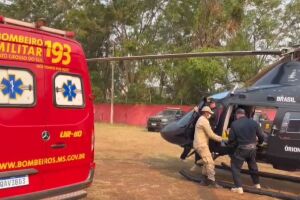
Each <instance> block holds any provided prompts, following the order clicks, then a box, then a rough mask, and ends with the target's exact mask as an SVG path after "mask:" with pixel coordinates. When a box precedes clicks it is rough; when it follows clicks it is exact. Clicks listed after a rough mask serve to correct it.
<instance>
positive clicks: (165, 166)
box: [87, 124, 300, 200]
mask: <svg viewBox="0 0 300 200" xmlns="http://www.w3.org/2000/svg"><path fill="white" fill-rule="evenodd" d="M95 128H96V146H95V152H96V153H95V162H96V172H95V178H94V182H93V184H92V186H91V187H90V188H88V190H87V191H88V197H87V199H89V200H95V199H101V200H135V199H136V200H140V199H143V200H153V199H155V200H165V199H172V200H181V199H182V200H184V199H189V200H196V199H197V200H210V199H212V200H218V199H220V200H221V199H222V200H223V199H232V200H237V199H239V200H244V199H245V200H246V199H254V198H255V199H257V200H270V199H273V198H271V197H266V196H260V195H254V194H246V193H244V194H243V195H237V194H234V193H232V192H230V191H229V190H228V189H218V190H217V189H211V188H207V187H202V186H200V185H199V184H197V183H193V182H190V181H187V180H186V179H185V178H183V177H182V176H181V175H180V174H179V173H178V171H179V170H180V169H182V168H190V167H191V166H192V165H193V161H192V158H191V159H190V160H188V162H182V161H180V159H179V155H180V153H181V151H182V150H181V148H180V147H178V146H176V145H173V144H170V143H168V142H166V141H165V140H163V139H162V138H161V136H160V134H159V133H155V132H148V131H146V129H144V128H141V127H133V126H125V125H114V126H111V125H108V124H96V125H95ZM221 161H228V158H226V157H223V158H220V159H218V160H217V162H221ZM260 169H261V170H265V171H269V172H273V173H286V174H288V173H287V172H281V171H279V170H273V169H272V168H271V167H270V166H268V165H260ZM197 171H199V172H200V168H199V169H197ZM218 173H219V172H218V171H217V174H218ZM297 176H300V173H297ZM228 177H230V176H229V175H228ZM246 178H247V179H250V178H249V177H248V176H247V177H246ZM267 184H269V183H268V182H262V186H263V187H264V186H267ZM283 185H284V186H282V185H281V186H280V183H279V186H278V187H279V188H282V187H285V188H287V187H289V188H293V187H296V188H297V187H298V188H299V185H291V186H289V185H287V184H283ZM298 191H299V189H298ZM299 195H300V193H299Z"/></svg>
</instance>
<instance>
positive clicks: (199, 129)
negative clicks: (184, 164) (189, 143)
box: [193, 106, 222, 188]
mask: <svg viewBox="0 0 300 200" xmlns="http://www.w3.org/2000/svg"><path fill="white" fill-rule="evenodd" d="M201 114H202V115H201V116H200V117H199V119H198V121H197V123H196V127H195V133H194V142H193V146H194V149H195V150H196V151H197V153H198V154H199V155H200V156H201V158H202V160H203V167H202V175H203V176H204V180H203V181H202V182H201V185H205V186H208V185H210V186H213V187H215V188H219V187H220V186H219V185H218V184H216V182H215V163H214V160H213V158H212V155H211V152H210V150H209V139H212V140H215V141H217V142H222V137H220V136H218V135H216V134H215V133H214V132H213V131H212V129H211V126H210V124H209V121H208V120H209V118H210V117H211V115H212V114H213V112H212V111H211V109H210V108H209V107H208V106H204V107H203V108H202V109H201Z"/></svg>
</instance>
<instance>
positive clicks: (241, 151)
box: [228, 108, 264, 194]
mask: <svg viewBox="0 0 300 200" xmlns="http://www.w3.org/2000/svg"><path fill="white" fill-rule="evenodd" d="M245 114H246V112H245V110H244V109H241V108H239V109H237V111H236V118H237V120H236V121H234V122H233V123H232V124H231V129H230V132H229V139H228V145H229V146H232V147H234V153H233V155H231V170H232V176H233V180H234V184H235V188H232V189H231V190H232V191H233V192H237V193H240V194H242V193H243V188H242V180H241V177H240V176H241V175H240V170H241V168H242V165H243V164H244V162H245V161H246V162H247V164H248V168H249V171H250V175H251V178H252V181H253V183H254V186H255V187H256V188H257V189H260V188H261V187H260V184H259V176H258V175H257V173H258V167H257V164H256V159H255V158H256V140H257V139H256V138H258V143H259V144H262V143H263V142H264V136H263V134H262V131H261V128H260V126H259V125H258V124H257V122H255V121H254V120H252V119H249V118H247V117H246V115H245Z"/></svg>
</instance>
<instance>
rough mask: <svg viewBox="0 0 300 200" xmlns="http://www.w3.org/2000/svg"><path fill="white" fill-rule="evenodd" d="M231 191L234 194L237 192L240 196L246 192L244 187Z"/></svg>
mask: <svg viewBox="0 0 300 200" xmlns="http://www.w3.org/2000/svg"><path fill="white" fill-rule="evenodd" d="M231 191H232V192H236V193H238V194H243V193H244V190H243V188H242V187H238V188H231Z"/></svg>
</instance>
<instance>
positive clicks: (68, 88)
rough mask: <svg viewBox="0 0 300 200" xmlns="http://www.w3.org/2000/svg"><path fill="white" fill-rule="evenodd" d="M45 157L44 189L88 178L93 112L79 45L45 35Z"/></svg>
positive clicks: (91, 163) (91, 156)
mask: <svg viewBox="0 0 300 200" xmlns="http://www.w3.org/2000/svg"><path fill="white" fill-rule="evenodd" d="M45 44H46V47H47V48H45V53H44V55H45V56H46V57H45V60H46V62H45V67H44V68H45V87H46V89H47V91H48V92H47V94H46V104H47V116H46V123H47V131H48V133H49V135H50V139H49V141H48V142H47V144H46V151H47V154H48V157H52V158H53V164H52V165H51V168H47V169H46V170H47V171H46V172H45V173H44V182H45V186H46V187H48V188H55V187H61V186H65V185H70V184H74V183H79V182H83V181H85V180H86V179H88V178H89V175H90V169H91V167H92V165H93V153H92V152H93V149H92V145H91V144H92V139H93V138H92V132H93V124H94V120H93V109H92V100H91V99H90V98H87V96H89V95H90V94H91V86H90V82H89V76H88V72H87V64H86V61H85V57H84V55H83V52H82V49H81V47H80V45H79V44H78V43H76V42H74V41H71V40H65V39H63V38H60V37H50V36H45Z"/></svg>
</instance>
